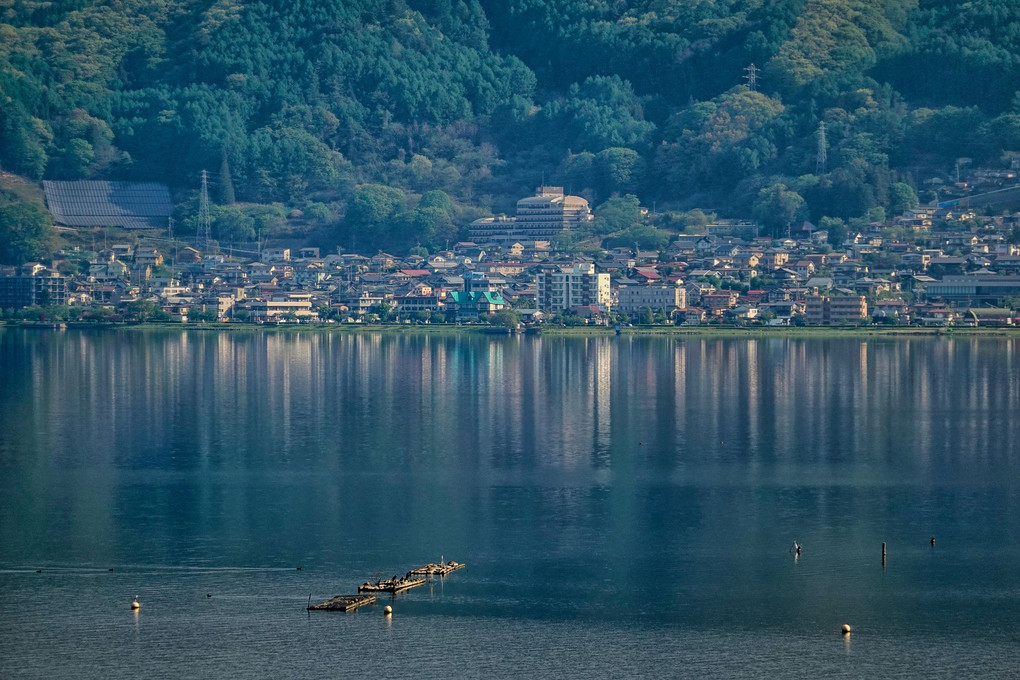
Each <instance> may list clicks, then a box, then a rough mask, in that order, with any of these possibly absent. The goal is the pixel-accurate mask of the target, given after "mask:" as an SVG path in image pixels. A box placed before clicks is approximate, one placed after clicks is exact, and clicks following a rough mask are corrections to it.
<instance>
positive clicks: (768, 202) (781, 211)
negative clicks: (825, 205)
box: [752, 183, 807, 236]
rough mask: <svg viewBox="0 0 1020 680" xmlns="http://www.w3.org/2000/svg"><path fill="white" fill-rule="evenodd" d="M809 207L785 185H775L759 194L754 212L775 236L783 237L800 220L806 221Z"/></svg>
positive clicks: (755, 216) (757, 218)
mask: <svg viewBox="0 0 1020 680" xmlns="http://www.w3.org/2000/svg"><path fill="white" fill-rule="evenodd" d="M806 208H807V205H806V203H805V202H804V198H803V197H802V196H801V195H800V194H798V193H797V192H796V191H791V190H790V189H788V188H787V187H786V185H785V184H780V183H777V184H773V185H771V186H769V187H766V188H764V189H762V190H761V191H760V192H758V198H757V199H756V200H755V202H754V206H753V208H752V212H753V214H754V218H755V219H756V220H758V221H759V222H761V223H762V224H763V225H765V227H766V228H767V229H768V230H769V232H770V233H772V235H773V236H780V235H783V234H784V233H785V232H786V230H787V229H788V228H789V227H790V226H791V225H792V224H793V223H794V222H795V221H798V220H802V219H804V218H805V217H806V216H807V215H806V212H807V210H806Z"/></svg>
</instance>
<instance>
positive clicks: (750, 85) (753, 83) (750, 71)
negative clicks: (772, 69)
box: [744, 64, 758, 92]
mask: <svg viewBox="0 0 1020 680" xmlns="http://www.w3.org/2000/svg"><path fill="white" fill-rule="evenodd" d="M744 71H746V72H747V75H746V76H744V80H746V81H747V89H749V90H750V91H751V92H757V91H758V67H757V66H755V65H754V64H751V65H750V66H748V67H747V68H745V69H744Z"/></svg>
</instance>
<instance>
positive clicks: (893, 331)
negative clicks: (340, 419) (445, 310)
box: [0, 320, 1020, 338]
mask: <svg viewBox="0 0 1020 680" xmlns="http://www.w3.org/2000/svg"><path fill="white" fill-rule="evenodd" d="M2 327H8V328H27V329H39V328H40V327H39V326H38V325H31V324H22V323H20V322H17V321H10V320H7V321H0V328H2ZM66 328H68V329H71V330H119V331H147V330H157V329H158V330H187V331H206V332H209V331H228V332H232V333H253V332H270V333H278V332H284V333H289V332H303V333H429V334H452V333H462V334H495V335H498V334H499V333H498V332H496V331H498V330H500V328H499V327H498V326H488V325H483V324H401V323H372V324H367V323H345V324H324V323H310V324H297V323H286V324H254V323H236V322H235V323H222V322H200V323H165V322H160V323H123V322H114V323H103V322H73V321H72V322H67V323H66ZM526 328H538V329H540V330H541V332H542V334H543V335H550V336H602V335H613V334H615V332H616V331H615V328H614V327H613V326H602V325H590V326H555V325H540V326H528V327H526ZM42 330H56V329H52V328H49V329H47V328H42ZM620 333H621V334H622V335H669V336H696V337H712V336H721V337H800V338H811V337H819V338H822V337H824V338H831V337H876V336H881V337H953V336H957V335H967V336H975V335H976V336H986V335H987V336H1002V335H1007V336H1008V335H1014V334H1016V335H1020V326H1016V327H1011V326H1007V327H974V326H947V327H922V326H722V325H699V326H667V325H647V326H646V325H633V326H624V327H622V328H621V329H620Z"/></svg>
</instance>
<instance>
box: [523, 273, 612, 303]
mask: <svg viewBox="0 0 1020 680" xmlns="http://www.w3.org/2000/svg"><path fill="white" fill-rule="evenodd" d="M611 295H612V293H611V291H610V288H609V274H605V273H601V274H599V273H596V272H595V265H594V264H592V263H582V264H575V265H574V266H573V267H571V268H561V269H547V270H545V271H543V272H541V273H540V274H539V275H538V297H537V305H538V308H539V309H541V310H542V311H545V312H553V313H556V312H560V311H566V310H570V309H574V308H575V307H591V306H596V307H598V308H599V309H600V310H602V311H603V312H608V311H609V307H610V304H611V301H612V297H611Z"/></svg>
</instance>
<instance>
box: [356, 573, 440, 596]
mask: <svg viewBox="0 0 1020 680" xmlns="http://www.w3.org/2000/svg"><path fill="white" fill-rule="evenodd" d="M423 585H425V579H423V578H408V577H407V576H405V577H403V578H388V579H386V580H385V581H376V582H375V583H367V582H366V583H365V584H363V585H360V586H358V592H359V593H394V594H395V593H401V592H403V591H405V590H408V589H410V588H415V587H417V586H423Z"/></svg>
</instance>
